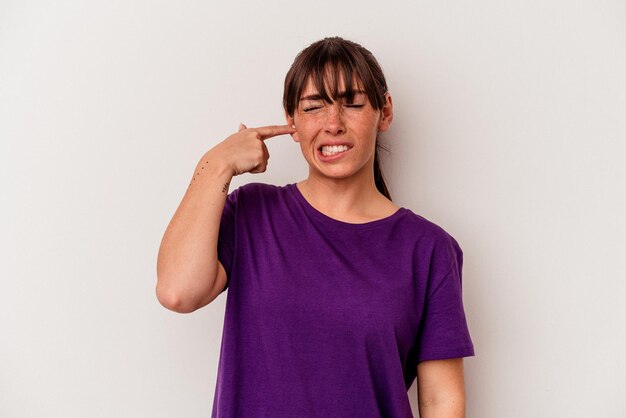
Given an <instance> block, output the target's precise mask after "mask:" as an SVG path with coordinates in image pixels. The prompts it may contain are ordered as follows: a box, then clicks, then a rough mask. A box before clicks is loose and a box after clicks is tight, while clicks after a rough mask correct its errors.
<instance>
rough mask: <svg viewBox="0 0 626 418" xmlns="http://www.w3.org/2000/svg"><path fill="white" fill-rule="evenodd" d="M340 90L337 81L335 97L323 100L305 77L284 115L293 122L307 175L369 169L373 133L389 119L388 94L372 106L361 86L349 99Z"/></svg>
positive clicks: (332, 175)
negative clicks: (290, 111)
mask: <svg viewBox="0 0 626 418" xmlns="http://www.w3.org/2000/svg"><path fill="white" fill-rule="evenodd" d="M355 85H357V86H358V85H359V84H355ZM344 92H345V86H344V85H343V82H341V83H340V85H339V94H338V97H337V99H336V100H335V101H333V102H332V103H327V102H325V101H324V100H323V99H322V98H321V97H320V95H319V92H318V91H317V90H316V88H315V85H314V83H313V82H312V81H311V80H310V79H309V82H308V83H307V85H306V87H305V88H304V90H303V92H302V96H301V98H300V101H299V103H298V106H297V108H296V111H295V112H294V115H293V118H290V117H287V121H288V123H291V124H294V125H295V126H296V130H297V132H296V133H295V134H293V135H292V136H293V138H294V140H295V141H296V142H299V143H300V148H301V150H302V154H303V155H304V158H305V159H306V160H307V162H308V163H309V176H317V175H319V176H323V177H330V178H349V177H352V176H358V175H363V174H365V175H371V174H372V173H373V168H372V167H373V164H374V151H375V149H376V135H377V133H378V132H382V131H385V130H387V129H388V128H389V125H390V124H391V120H392V119H393V107H392V103H391V97H390V96H389V95H388V94H387V95H386V104H385V106H384V107H383V109H379V110H375V109H374V108H373V107H372V105H371V103H370V101H369V99H368V97H367V94H366V93H365V92H364V91H363V90H359V89H357V91H356V92H355V95H354V98H353V100H352V102H351V103H349V102H348V101H347V100H346V98H345V97H344V95H343V94H342V93H344Z"/></svg>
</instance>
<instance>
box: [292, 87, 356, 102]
mask: <svg viewBox="0 0 626 418" xmlns="http://www.w3.org/2000/svg"><path fill="white" fill-rule="evenodd" d="M352 94H353V95H354V96H356V95H359V94H365V91H364V90H352ZM347 95H348V93H347V92H345V91H342V92H341V93H339V94H338V95H337V98H338V99H342V98H344V97H346V96H347ZM323 99H324V98H323V97H322V95H321V94H319V93H316V94H309V95H308V96H304V97H302V98H301V99H300V101H303V100H323Z"/></svg>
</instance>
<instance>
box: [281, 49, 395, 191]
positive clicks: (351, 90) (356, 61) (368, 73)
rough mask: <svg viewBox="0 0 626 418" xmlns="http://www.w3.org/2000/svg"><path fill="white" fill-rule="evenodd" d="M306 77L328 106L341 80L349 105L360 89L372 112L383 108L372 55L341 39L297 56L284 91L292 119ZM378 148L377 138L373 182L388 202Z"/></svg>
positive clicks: (382, 87)
mask: <svg viewBox="0 0 626 418" xmlns="http://www.w3.org/2000/svg"><path fill="white" fill-rule="evenodd" d="M309 78H311V80H312V82H313V85H314V86H315V88H316V89H317V91H318V93H319V95H320V96H322V99H324V100H325V101H326V102H329V103H330V102H332V101H333V100H336V99H337V98H338V95H339V93H344V92H339V86H340V84H341V83H340V81H343V85H344V86H345V89H346V91H345V98H346V100H347V101H348V102H351V101H352V100H353V99H354V94H355V93H356V92H357V91H358V90H360V89H362V90H364V91H365V94H367V97H368V98H369V101H370V103H371V104H372V107H373V108H374V109H375V110H379V109H382V108H383V106H384V105H385V102H386V98H385V94H386V93H387V82H386V81H385V76H384V75H383V70H382V68H381V67H380V65H379V64H378V62H377V61H376V58H374V55H372V53H371V52H370V51H368V50H367V49H365V48H364V47H362V46H361V45H359V44H357V43H355V42H352V41H348V40H346V39H343V38H340V37H332V38H324V39H322V40H320V41H317V42H314V43H312V44H311V45H309V46H308V47H306V48H305V49H303V50H302V51H301V52H300V53H299V54H298V55H297V56H296V59H295V60H294V62H293V64H292V65H291V68H290V69H289V71H288V72H287V75H286V76H285V90H284V92H283V107H284V108H285V111H286V112H287V114H288V115H289V116H291V117H293V115H294V112H295V111H296V108H297V106H298V101H299V100H300V97H301V96H302V92H303V90H304V88H305V87H306V84H307V82H308V80H309ZM355 83H356V85H355ZM327 87H328V88H329V89H330V92H329V91H328V90H327ZM329 93H330V94H329ZM331 98H332V99H331ZM378 148H382V146H381V145H380V144H379V142H378V139H377V140H376V150H375V151H374V181H375V183H376V188H377V189H378V191H379V192H380V193H382V194H383V195H384V196H385V197H387V198H388V199H389V200H391V195H390V193H389V190H388V189H387V185H386V184H385V180H384V179H383V173H382V171H381V170H380V160H379V157H378Z"/></svg>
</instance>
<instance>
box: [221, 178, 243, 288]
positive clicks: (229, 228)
mask: <svg viewBox="0 0 626 418" xmlns="http://www.w3.org/2000/svg"><path fill="white" fill-rule="evenodd" d="M238 194H239V189H236V190H234V191H232V192H231V193H229V194H228V196H227V197H226V202H225V203H224V209H223V211H222V219H221V221H220V231H219V236H218V240H217V258H218V260H219V261H220V263H222V266H224V270H225V271H226V278H227V280H226V286H224V289H223V290H222V291H224V290H226V289H227V288H228V285H229V284H230V276H231V271H232V268H233V262H234V258H235V237H236V228H235V216H236V213H237V197H238Z"/></svg>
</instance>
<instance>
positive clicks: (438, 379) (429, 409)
mask: <svg viewBox="0 0 626 418" xmlns="http://www.w3.org/2000/svg"><path fill="white" fill-rule="evenodd" d="M417 396H418V405H419V413H420V417H421V418H464V417H465V382H464V376H463V359H462V358H455V359H447V360H429V361H423V362H421V363H419V364H418V365H417Z"/></svg>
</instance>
